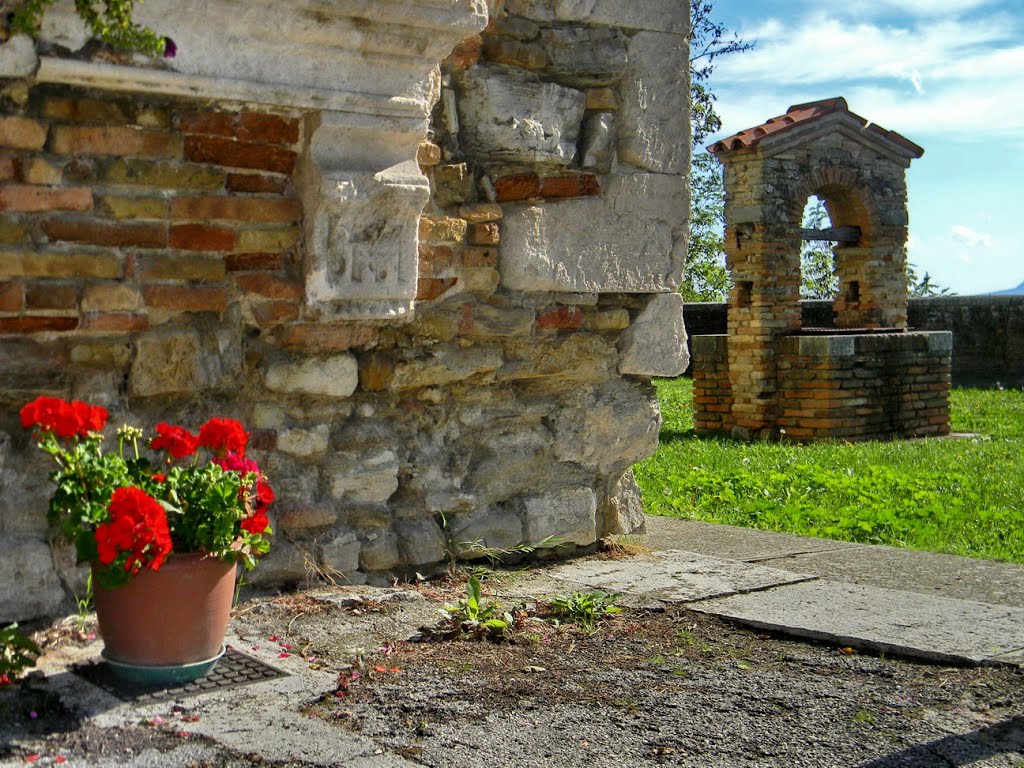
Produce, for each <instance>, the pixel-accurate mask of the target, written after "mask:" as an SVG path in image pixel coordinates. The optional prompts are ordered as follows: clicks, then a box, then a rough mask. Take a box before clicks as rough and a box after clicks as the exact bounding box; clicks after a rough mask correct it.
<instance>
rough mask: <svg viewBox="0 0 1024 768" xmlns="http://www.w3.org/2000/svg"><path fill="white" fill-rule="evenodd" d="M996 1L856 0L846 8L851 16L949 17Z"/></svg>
mask: <svg viewBox="0 0 1024 768" xmlns="http://www.w3.org/2000/svg"><path fill="white" fill-rule="evenodd" d="M994 2H995V0H854V2H851V3H849V4H848V5H847V6H846V10H847V11H848V12H849V13H850V14H855V15H862V14H877V13H890V12H892V11H898V12H900V13H904V14H911V15H914V16H947V15H950V14H956V13H966V12H968V11H972V10H974V9H975V8H981V7H983V6H986V5H992V4H993V3H994Z"/></svg>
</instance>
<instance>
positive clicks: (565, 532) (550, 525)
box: [523, 488, 597, 546]
mask: <svg viewBox="0 0 1024 768" xmlns="http://www.w3.org/2000/svg"><path fill="white" fill-rule="evenodd" d="M596 516H597V496H596V495H595V494H594V491H593V489H591V488H570V489H564V490H559V491H555V492H553V493H547V494H543V495H540V496H531V497H528V498H526V499H524V500H523V518H524V521H525V525H524V529H525V530H524V534H525V539H526V543H527V544H538V543H539V542H541V541H543V540H544V539H546V538H548V537H550V536H553V537H556V538H557V540H558V543H560V544H578V545H580V546H587V545H588V544H593V543H594V542H595V541H597V523H596Z"/></svg>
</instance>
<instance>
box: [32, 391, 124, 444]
mask: <svg viewBox="0 0 1024 768" xmlns="http://www.w3.org/2000/svg"><path fill="white" fill-rule="evenodd" d="M20 413H21V426H23V427H25V428H26V429H27V428H28V427H39V428H40V429H41V430H43V431H45V432H53V433H54V434H55V435H57V437H60V438H70V437H84V436H85V435H87V434H88V433H89V432H100V431H102V430H103V428H104V427H105V426H106V425H107V409H106V408H103V407H102V406H99V405H89V404H88V403H83V402H81V401H80V400H74V401H72V402H68V401H66V400H61V399H59V398H56V397H47V396H46V395H40V396H39V397H37V398H36V399H35V400H33V401H32V402H31V403H28V404H27V405H26V406H25V407H23V408H22V409H21V412H20Z"/></svg>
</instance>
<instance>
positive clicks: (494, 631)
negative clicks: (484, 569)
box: [441, 576, 515, 638]
mask: <svg viewBox="0 0 1024 768" xmlns="http://www.w3.org/2000/svg"><path fill="white" fill-rule="evenodd" d="M441 615H442V616H444V617H445V619H446V620H447V621H448V622H449V623H450V624H451V625H452V626H453V627H455V628H457V629H459V630H460V631H462V632H466V633H469V634H473V635H477V636H481V637H491V638H501V637H504V636H505V632H506V631H508V629H509V628H510V627H511V626H512V625H513V624H514V623H515V619H514V618H513V616H512V614H511V613H508V612H505V613H502V612H501V604H500V603H498V602H496V601H494V600H484V599H483V597H482V596H481V594H480V579H478V578H477V577H476V576H470V577H469V581H468V582H467V583H466V596H465V597H463V598H461V599H460V600H459V601H458V602H457V603H445V605H444V608H442V609H441Z"/></svg>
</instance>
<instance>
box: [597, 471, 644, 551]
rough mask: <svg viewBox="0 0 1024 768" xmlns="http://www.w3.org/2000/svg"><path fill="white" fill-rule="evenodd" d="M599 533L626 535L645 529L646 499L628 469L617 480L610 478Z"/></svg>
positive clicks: (604, 534)
mask: <svg viewBox="0 0 1024 768" xmlns="http://www.w3.org/2000/svg"><path fill="white" fill-rule="evenodd" d="M600 512H601V514H600V515H599V519H598V535H599V536H608V535H624V534H630V533H642V532H643V530H644V501H643V494H642V493H641V491H640V486H639V485H637V483H636V478H635V477H633V470H632V469H627V470H626V471H625V473H624V474H623V475H622V476H621V477H620V478H618V479H617V480H614V481H612V480H609V482H608V491H607V495H606V496H605V498H604V500H603V501H602V503H601V510H600Z"/></svg>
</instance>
